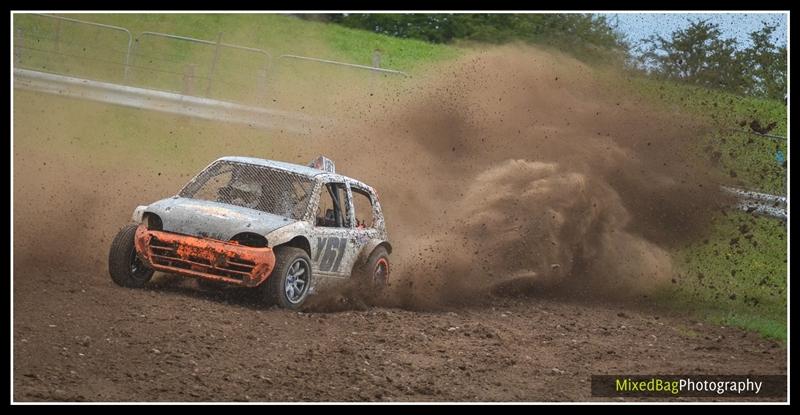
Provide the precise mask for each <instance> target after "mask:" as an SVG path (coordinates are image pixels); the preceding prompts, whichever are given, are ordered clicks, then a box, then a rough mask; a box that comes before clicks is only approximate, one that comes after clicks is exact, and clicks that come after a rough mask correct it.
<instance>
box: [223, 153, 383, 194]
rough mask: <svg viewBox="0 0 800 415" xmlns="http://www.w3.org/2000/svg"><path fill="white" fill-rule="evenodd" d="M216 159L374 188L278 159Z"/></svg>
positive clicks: (230, 157) (345, 177)
mask: <svg viewBox="0 0 800 415" xmlns="http://www.w3.org/2000/svg"><path fill="white" fill-rule="evenodd" d="M216 161H233V162H237V163H245V164H254V165H257V166H264V167H270V168H274V169H279V170H285V171H288V172H291V173H295V174H300V175H303V176H307V177H310V178H314V179H321V180H322V179H324V180H330V181H350V182H355V183H357V184H360V185H361V186H363V187H365V188H367V189H370V190H372V187H371V186H369V185H367V184H366V183H363V182H361V181H359V180H356V179H353V178H351V177H347V176H343V175H341V174H337V173H330V172H327V171H324V170H320V169H315V168H313V167H309V166H303V165H301V164H294V163H286V162H283V161H277V160H267V159H260V158H256V157H239V156H229V157H220V158H219V159H217V160H216ZM216 161H215V162H216Z"/></svg>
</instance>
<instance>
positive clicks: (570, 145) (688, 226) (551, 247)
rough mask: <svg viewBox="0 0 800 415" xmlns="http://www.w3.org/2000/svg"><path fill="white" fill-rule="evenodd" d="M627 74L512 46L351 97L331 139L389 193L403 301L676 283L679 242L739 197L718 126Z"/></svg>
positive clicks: (325, 144) (337, 151) (346, 164)
mask: <svg viewBox="0 0 800 415" xmlns="http://www.w3.org/2000/svg"><path fill="white" fill-rule="evenodd" d="M624 82H625V80H624V79H623V78H622V77H620V76H616V75H613V74H608V73H607V72H604V71H600V70H595V69H592V68H591V67H589V66H587V65H585V64H582V63H580V62H578V61H576V60H574V59H571V58H568V57H565V56H562V55H559V54H555V53H549V52H544V51H541V50H536V49H533V48H529V47H519V46H509V47H501V48H495V49H491V50H488V51H483V52H476V53H472V54H470V55H468V56H465V57H463V58H461V59H459V60H457V61H455V62H449V63H445V64H442V65H440V66H437V67H434V68H432V69H431V70H430V71H429V72H428V75H426V76H425V77H424V78H422V79H419V80H414V81H413V82H411V83H410V85H407V86H406V87H405V89H402V90H400V91H396V90H393V91H383V92H382V93H379V94H376V97H375V101H367V103H366V104H363V105H365V106H366V107H367V108H369V111H364V110H363V108H362V107H361V106H359V105H361V104H357V105H356V104H354V106H352V107H349V108H343V110H344V111H343V112H344V115H341V116H339V119H340V120H341V122H340V123H339V124H338V125H339V127H338V128H337V129H335V130H334V131H333V132H329V133H328V134H329V135H326V136H325V137H321V138H319V141H318V143H317V145H318V146H319V147H317V148H319V149H321V150H324V151H325V152H326V153H328V154H330V155H331V156H332V157H333V158H334V159H336V160H337V162H338V164H339V165H340V166H342V168H341V170H346V171H345V172H344V173H345V174H349V175H351V176H354V177H359V178H362V179H363V180H364V181H366V182H367V183H370V184H373V185H374V186H375V187H376V188H377V189H378V190H379V192H380V196H381V202H382V205H383V206H384V211H385V213H386V217H387V225H388V227H389V233H390V237H391V238H392V240H393V245H394V246H395V251H394V252H393V254H392V256H393V259H394V262H395V266H394V271H393V272H394V275H393V279H394V281H393V284H392V289H393V294H392V295H391V296H390V301H389V302H399V303H401V304H405V305H414V304H436V303H438V302H441V301H443V300H444V301H446V300H450V299H455V300H463V299H465V298H469V297H471V296H474V295H480V294H481V293H486V292H487V290H488V289H490V288H491V287H493V286H496V285H497V284H499V283H503V282H506V281H508V280H512V279H516V278H528V279H533V280H535V281H538V282H539V283H541V284H542V285H545V286H546V285H553V284H570V285H571V284H572V283H573V282H578V284H577V285H576V286H579V287H581V288H583V289H585V290H588V289H591V290H594V291H596V292H603V293H619V292H625V293H641V292H645V291H648V290H650V289H652V288H654V287H656V286H658V285H659V283H661V282H663V281H669V277H670V275H671V265H670V259H669V255H668V254H667V251H666V249H668V248H670V247H672V246H676V245H679V244H681V243H684V242H686V241H687V240H690V239H692V238H694V237H696V236H697V235H699V234H701V233H702V232H703V229H704V228H705V225H706V224H707V223H708V222H709V218H710V215H711V214H712V213H713V211H714V210H715V209H718V208H719V207H721V206H723V205H724V204H725V203H727V202H728V201H727V200H725V197H724V196H723V195H722V194H721V193H720V192H719V191H718V185H719V182H720V181H721V180H722V179H721V178H719V177H718V174H717V173H716V172H715V171H714V170H713V169H711V168H710V167H708V166H707V165H706V163H705V162H704V161H703V160H702V159H701V158H700V157H698V154H699V152H698V151H696V144H695V143H696V141H697V138H699V137H700V136H701V135H702V134H703V133H704V128H703V126H702V125H701V124H699V122H696V121H694V120H693V119H691V118H690V117H688V116H685V115H681V114H676V113H673V112H665V111H664V110H663V109H660V108H657V107H655V106H654V105H652V104H651V103H648V102H646V101H645V100H644V99H643V98H641V97H639V96H637V95H636V94H634V93H631V92H625V91H626V88H624ZM353 101H354V102H355V101H357V100H353ZM348 114H350V117H349V119H348ZM352 114H356V115H352ZM315 147H316V146H315Z"/></svg>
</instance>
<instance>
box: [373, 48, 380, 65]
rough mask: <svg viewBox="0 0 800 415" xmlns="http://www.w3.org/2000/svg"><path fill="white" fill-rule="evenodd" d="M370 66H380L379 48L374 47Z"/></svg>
mask: <svg viewBox="0 0 800 415" xmlns="http://www.w3.org/2000/svg"><path fill="white" fill-rule="evenodd" d="M372 67H373V68H380V67H381V50H380V49H375V50H374V51H373V52H372Z"/></svg>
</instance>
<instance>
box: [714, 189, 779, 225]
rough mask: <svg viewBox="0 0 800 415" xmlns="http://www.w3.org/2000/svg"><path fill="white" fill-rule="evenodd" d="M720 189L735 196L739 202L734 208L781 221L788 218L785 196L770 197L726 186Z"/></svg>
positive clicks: (769, 195) (765, 194)
mask: <svg viewBox="0 0 800 415" xmlns="http://www.w3.org/2000/svg"><path fill="white" fill-rule="evenodd" d="M722 189H723V190H724V191H726V192H728V193H731V194H733V195H735V196H736V198H737V199H738V200H739V203H738V204H737V205H736V207H738V208H739V209H741V210H744V211H747V212H753V213H756V214H760V215H767V216H772V217H774V218H778V219H783V220H786V218H787V217H788V212H787V198H786V196H778V195H771V194H767V193H760V192H754V191H752V190H745V189H737V188H735V187H728V186H722Z"/></svg>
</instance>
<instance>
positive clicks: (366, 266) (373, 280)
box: [357, 246, 390, 294]
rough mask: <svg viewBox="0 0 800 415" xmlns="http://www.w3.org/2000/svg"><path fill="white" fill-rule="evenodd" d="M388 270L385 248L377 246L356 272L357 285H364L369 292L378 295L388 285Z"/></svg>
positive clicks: (387, 254) (387, 253) (387, 255)
mask: <svg viewBox="0 0 800 415" xmlns="http://www.w3.org/2000/svg"><path fill="white" fill-rule="evenodd" d="M389 270H390V264H389V252H388V251H387V250H386V247H384V246H379V247H377V248H375V249H374V250H372V253H371V254H369V258H367V261H366V262H364V263H363V264H362V265H361V267H360V269H359V270H358V274H357V278H358V283H359V284H366V286H367V290H368V291H369V292H371V293H373V294H380V293H382V292H383V291H384V290H385V289H386V286H387V285H388V284H389Z"/></svg>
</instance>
